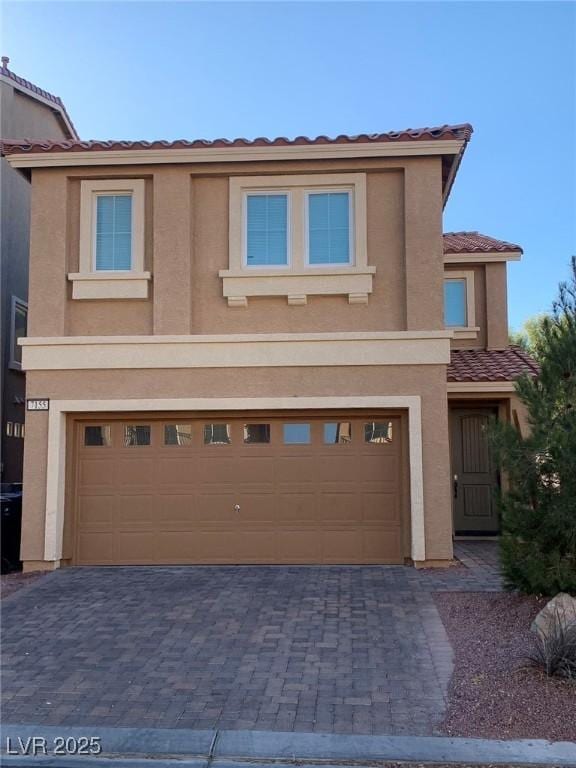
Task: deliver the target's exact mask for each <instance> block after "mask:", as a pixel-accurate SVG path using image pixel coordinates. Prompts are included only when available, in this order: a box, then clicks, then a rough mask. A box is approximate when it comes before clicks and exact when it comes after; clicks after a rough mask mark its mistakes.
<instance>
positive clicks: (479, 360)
mask: <svg viewBox="0 0 576 768" xmlns="http://www.w3.org/2000/svg"><path fill="white" fill-rule="evenodd" d="M538 371H539V368H538V364H537V363H536V361H535V360H533V359H532V358H531V357H530V355H528V354H527V353H526V352H524V350H523V349H521V348H520V347H508V348H507V349H453V350H452V354H451V361H450V364H449V365H448V381H514V380H515V379H517V378H518V377H519V376H521V375H522V374H523V373H528V374H530V375H531V376H536V375H537V374H538Z"/></svg>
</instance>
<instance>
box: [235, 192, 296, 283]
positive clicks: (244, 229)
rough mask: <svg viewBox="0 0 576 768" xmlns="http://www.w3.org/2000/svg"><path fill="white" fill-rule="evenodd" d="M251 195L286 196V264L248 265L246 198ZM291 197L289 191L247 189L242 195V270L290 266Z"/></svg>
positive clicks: (276, 268)
mask: <svg viewBox="0 0 576 768" xmlns="http://www.w3.org/2000/svg"><path fill="white" fill-rule="evenodd" d="M251 195H286V259H287V262H286V264H248V198H249V197H250V196H251ZM291 221H292V195H291V193H290V190H289V189H249V190H245V191H244V192H243V194H242V268H243V269H249V270H250V271H253V270H255V269H261V270H268V269H272V270H274V271H276V270H282V269H283V270H287V269H291V267H292V264H291V261H292V232H291V229H292V227H291Z"/></svg>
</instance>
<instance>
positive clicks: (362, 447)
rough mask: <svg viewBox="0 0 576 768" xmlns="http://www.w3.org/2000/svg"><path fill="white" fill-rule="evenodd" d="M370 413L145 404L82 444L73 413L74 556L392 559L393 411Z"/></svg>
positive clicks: (397, 448)
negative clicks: (148, 409) (238, 413)
mask: <svg viewBox="0 0 576 768" xmlns="http://www.w3.org/2000/svg"><path fill="white" fill-rule="evenodd" d="M382 419H384V422H385V423H387V421H386V417H378V416H376V417H373V420H372V417H366V418H362V419H354V418H351V417H345V416H344V417H342V416H331V415H328V416H326V417H324V418H322V417H315V418H311V417H310V416H309V415H308V414H295V415H294V417H293V418H292V417H291V418H290V419H288V420H284V419H281V418H279V417H276V418H274V417H272V416H270V417H265V418H262V417H261V416H257V417H253V418H252V419H251V418H250V417H248V418H247V419H246V418H244V419H240V418H232V416H227V417H226V418H225V419H220V420H218V419H216V418H214V420H213V421H212V420H211V419H210V418H208V419H206V420H202V419H194V418H193V417H192V416H182V417H178V418H177V419H174V420H172V421H167V420H166V419H162V418H160V417H156V419H155V418H153V417H152V416H150V415H148V416H147V417H146V418H145V419H138V418H137V417H133V418H130V420H126V422H119V423H111V422H109V423H108V425H106V424H104V426H99V427H98V428H96V429H94V428H92V429H91V432H90V434H89V441H90V445H89V446H88V445H84V441H85V433H84V432H83V431H82V430H83V429H84V427H83V425H82V423H81V422H80V423H79V425H78V429H79V432H80V435H79V437H80V439H79V440H78V445H79V447H78V458H77V464H76V490H75V493H76V502H75V509H76V550H75V561H76V562H77V563H80V564H90V565H95V564H98V563H101V564H109V565H110V564H155V563H157V564H162V563H165V564H185V563H191V564H192V563H214V564H218V563H227V564H234V563H294V564H298V563H301V564H304V563H306V564H307V563H335V564H338V563H363V562H366V563H368V562H369V563H386V562H394V563H396V562H401V561H402V546H403V538H402V535H401V531H402V510H403V504H402V488H403V481H402V475H403V465H402V451H401V432H400V429H399V424H400V422H399V420H398V419H394V420H390V421H392V423H393V429H392V431H391V432H390V431H389V430H388V431H386V427H381V426H379V425H380V422H381V421H382ZM367 423H368V424H370V430H369V436H370V439H371V440H373V442H366V439H365V434H366V431H365V425H366V424H367ZM135 425H136V426H140V431H137V430H135ZM175 425H176V426H175ZM246 425H250V426H249V428H246ZM268 425H269V427H270V428H269V430H268V428H267V427H268ZM286 425H289V428H286ZM308 425H309V427H310V428H309V429H308ZM147 426H149V427H150V430H149V431H148V430H147V429H146V428H144V429H143V427H147ZM167 427H168V428H167ZM126 435H128V436H130V439H133V440H134V441H135V442H136V443H137V444H132V445H126V444H125V443H126ZM389 438H391V442H386V440H388V439H389ZM378 440H379V441H380V442H378ZM138 441H142V442H144V443H145V444H142V445H141V444H140V443H139V442H138ZM206 441H208V442H206ZM210 441H212V442H210ZM245 441H247V442H245ZM298 441H301V442H300V443H298ZM146 443H149V444H146ZM236 505H239V506H240V509H239V511H237V510H236V509H235V507H236Z"/></svg>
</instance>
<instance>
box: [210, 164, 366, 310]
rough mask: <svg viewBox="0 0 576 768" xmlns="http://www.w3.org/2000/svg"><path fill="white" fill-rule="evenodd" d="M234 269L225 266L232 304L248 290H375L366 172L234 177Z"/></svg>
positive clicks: (351, 295) (353, 295) (300, 293)
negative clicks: (368, 248) (369, 251)
mask: <svg viewBox="0 0 576 768" xmlns="http://www.w3.org/2000/svg"><path fill="white" fill-rule="evenodd" d="M229 216H230V221H229V224H230V226H229V249H230V251H229V256H230V264H229V269H226V270H221V272H220V277H221V278H222V279H223V293H224V296H225V298H227V299H228V304H229V305H230V306H238V307H240V306H247V303H248V297H249V296H284V297H286V298H287V299H288V303H289V304H292V305H298V304H306V303H307V297H308V295H311V294H312V295H314V294H315V295H327V296H330V295H333V296H334V295H342V294H344V295H348V301H349V303H351V304H365V303H367V301H368V295H369V294H370V293H371V292H372V276H373V274H374V272H375V271H376V270H375V268H374V267H369V266H368V263H367V262H368V257H367V251H366V174H363V173H334V174H291V175H285V176H246V177H233V178H231V179H230V212H229Z"/></svg>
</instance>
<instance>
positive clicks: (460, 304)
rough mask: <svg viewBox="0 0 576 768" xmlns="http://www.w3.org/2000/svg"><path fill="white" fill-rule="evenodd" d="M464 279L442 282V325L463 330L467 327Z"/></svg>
mask: <svg viewBox="0 0 576 768" xmlns="http://www.w3.org/2000/svg"><path fill="white" fill-rule="evenodd" d="M466 291H467V288H466V279H465V278H457V279H452V278H450V279H446V280H444V325H445V326H446V327H447V328H465V327H466V326H467V325H468V313H467V308H466V307H467V295H466Z"/></svg>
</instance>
